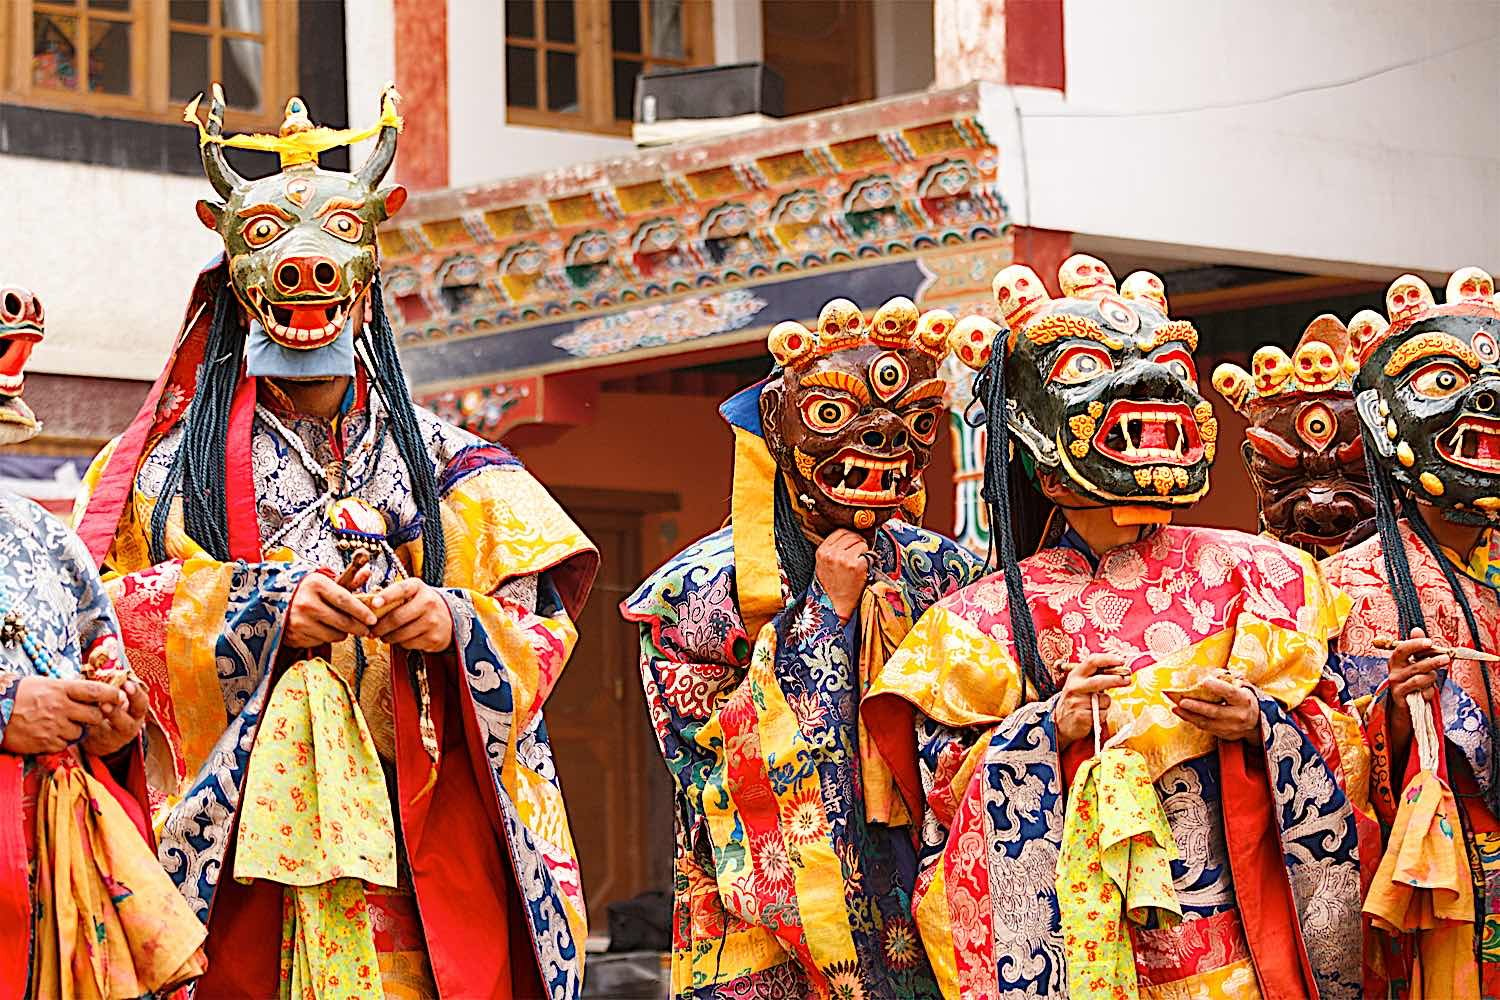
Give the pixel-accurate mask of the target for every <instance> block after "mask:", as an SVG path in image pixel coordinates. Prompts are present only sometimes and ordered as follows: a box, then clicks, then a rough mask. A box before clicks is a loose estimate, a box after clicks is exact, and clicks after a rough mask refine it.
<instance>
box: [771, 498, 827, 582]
mask: <svg viewBox="0 0 1500 1000" xmlns="http://www.w3.org/2000/svg"><path fill="white" fill-rule="evenodd" d="M772 513H773V530H772V533H773V534H774V535H775V538H776V559H777V561H779V562H780V563H781V568H782V570H783V571H784V572H785V573H786V578H787V580H789V581H790V582H791V585H792V593H794V594H796V595H798V596H800V595H802V594H805V593H807V588H808V587H810V586H812V581H813V574H814V573H815V572H816V571H817V565H818V554H817V550H816V549H814V548H813V544H812V541H811V540H810V539H809V538H808V537H807V535H806V533H804V532H803V530H802V520H801V518H799V517H798V516H797V508H796V507H795V506H794V505H793V503H792V493H791V490H790V489H788V488H787V485H786V477H785V476H783V475H782V474H781V473H780V471H778V472H777V473H776V494H775V506H774V509H773V511H772Z"/></svg>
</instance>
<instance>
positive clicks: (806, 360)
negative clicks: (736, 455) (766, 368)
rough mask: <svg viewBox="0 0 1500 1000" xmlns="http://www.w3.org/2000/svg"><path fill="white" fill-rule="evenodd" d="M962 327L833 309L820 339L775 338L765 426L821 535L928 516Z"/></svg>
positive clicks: (906, 306) (843, 306)
mask: <svg viewBox="0 0 1500 1000" xmlns="http://www.w3.org/2000/svg"><path fill="white" fill-rule="evenodd" d="M952 328H953V316H952V314H950V313H947V312H943V311H942V310H932V311H929V312H926V313H920V314H919V313H918V310H917V307H916V305H915V304H914V303H912V301H911V300H910V299H906V298H895V299H892V300H890V301H889V302H887V303H885V305H883V306H881V307H880V308H879V309H877V310H876V311H875V313H874V315H873V316H871V317H868V318H867V317H865V315H864V314H863V313H862V312H861V311H860V310H859V307H858V306H856V305H855V304H854V303H852V302H850V301H848V300H847V299H834V300H833V301H832V302H829V303H828V304H827V305H826V306H824V307H823V310H822V312H821V313H820V314H819V316H818V322H817V324H816V326H815V328H814V329H811V330H810V329H808V328H807V327H805V326H803V325H802V324H800V323H796V322H784V323H780V324H778V325H777V326H776V327H775V328H774V329H773V330H772V331H771V334H770V337H769V338H768V346H769V347H770V350H771V354H772V356H773V357H774V358H775V359H776V363H777V365H778V366H779V368H780V374H779V375H778V376H776V377H773V378H772V379H771V380H770V381H769V382H768V383H767V384H766V386H765V387H764V388H763V389H762V390H761V395H760V413H761V426H762V429H763V431H764V434H765V439H766V444H767V447H768V448H769V450H770V452H771V455H772V457H773V458H774V459H775V460H776V464H777V467H778V468H779V469H780V471H781V473H782V475H783V476H785V478H786V482H787V485H788V486H789V488H790V490H791V495H792V497H793V498H794V503H796V504H797V505H798V506H799V507H800V508H801V509H802V510H803V511H804V516H805V517H806V518H807V520H808V523H809V527H810V528H811V529H812V530H813V531H814V532H817V533H826V532H828V531H831V530H833V529H835V528H848V529H852V530H856V531H869V530H870V529H872V528H874V527H876V526H877V525H879V524H881V523H884V522H885V521H886V520H888V519H890V518H892V517H895V516H896V515H898V514H900V513H902V512H903V511H904V512H906V513H907V514H908V516H909V517H913V518H915V517H919V516H920V514H921V510H922V505H923V501H924V499H925V495H924V486H923V480H922V474H923V472H924V471H925V469H926V468H927V463H928V462H929V461H930V460H931V458H932V446H933V443H934V442H935V441H936V439H937V434H938V429H939V427H940V425H941V422H942V418H943V394H944V388H945V387H944V383H943V382H942V380H941V379H939V378H938V377H937V370H938V365H939V364H940V363H941V362H942V360H943V358H944V357H945V356H946V355H947V353H948V334H949V332H950V331H951V330H952Z"/></svg>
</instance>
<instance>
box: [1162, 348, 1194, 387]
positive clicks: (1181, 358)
mask: <svg viewBox="0 0 1500 1000" xmlns="http://www.w3.org/2000/svg"><path fill="white" fill-rule="evenodd" d="M1156 363H1157V364H1159V365H1164V366H1166V368H1167V370H1168V371H1170V372H1171V373H1172V374H1173V375H1175V376H1177V377H1178V378H1180V379H1182V381H1184V382H1186V383H1188V384H1189V385H1197V384H1198V368H1197V366H1196V365H1194V364H1193V356H1192V355H1191V354H1189V353H1188V352H1187V351H1184V350H1183V349H1182V348H1180V347H1174V348H1173V349H1172V350H1170V351H1164V352H1163V353H1161V354H1159V355H1157V357H1156Z"/></svg>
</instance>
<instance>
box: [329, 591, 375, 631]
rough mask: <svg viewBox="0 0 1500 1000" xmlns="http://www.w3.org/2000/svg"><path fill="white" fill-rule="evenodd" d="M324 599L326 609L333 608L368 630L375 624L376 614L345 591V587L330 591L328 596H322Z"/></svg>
mask: <svg viewBox="0 0 1500 1000" xmlns="http://www.w3.org/2000/svg"><path fill="white" fill-rule="evenodd" d="M322 597H323V604H324V605H325V606H326V607H329V608H332V609H334V610H335V611H338V612H340V613H342V614H344V615H347V616H349V617H350V618H352V619H354V620H355V621H356V622H359V623H361V624H362V625H363V626H365V627H366V628H368V627H369V626H371V625H374V624H375V618H376V615H375V612H373V611H371V610H370V609H369V608H367V607H365V606H364V604H362V603H361V602H360V601H359V599H358V598H356V597H355V596H354V595H353V594H351V593H349V591H347V590H345V589H344V588H343V587H337V588H335V589H333V590H331V591H329V592H328V593H327V594H324V595H322ZM350 631H351V632H354V634H356V635H363V634H364V633H363V632H359V631H356V630H352V629H351V630H350Z"/></svg>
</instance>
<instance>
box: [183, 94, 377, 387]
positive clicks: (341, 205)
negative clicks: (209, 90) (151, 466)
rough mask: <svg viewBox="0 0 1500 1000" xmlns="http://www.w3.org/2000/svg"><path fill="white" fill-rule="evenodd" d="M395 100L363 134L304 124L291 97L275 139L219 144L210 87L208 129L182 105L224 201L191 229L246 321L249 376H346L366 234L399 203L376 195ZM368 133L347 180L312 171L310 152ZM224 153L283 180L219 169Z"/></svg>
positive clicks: (372, 256)
mask: <svg viewBox="0 0 1500 1000" xmlns="http://www.w3.org/2000/svg"><path fill="white" fill-rule="evenodd" d="M397 96H398V95H397V94H396V92H395V90H394V88H390V87H387V88H386V90H385V92H384V93H383V94H382V95H381V100H380V112H381V113H380V120H379V122H377V123H376V124H375V125H374V126H373V127H372V128H370V129H367V130H364V131H362V132H354V131H349V130H342V129H330V128H324V127H321V126H317V125H314V124H313V123H312V122H311V121H310V120H309V118H308V112H307V107H306V105H304V104H303V102H302V100H301V98H296V97H294V98H292V99H291V100H290V101H288V102H287V106H286V119H285V121H284V122H283V123H282V125H281V129H280V132H279V133H278V134H277V135H237V136H232V137H226V136H224V135H223V128H224V95H223V93H222V92H221V91H220V89H219V87H218V86H217V85H215V86H214V88H213V95H212V98H211V101H210V104H209V109H208V120H207V122H206V123H200V122H199V120H198V103H199V102H198V101H196V100H195V101H194V102H193V103H192V104H191V105H189V106H188V109H187V112H186V115H185V117H186V118H187V120H188V121H190V122H192V123H193V124H195V125H197V126H198V129H199V140H200V144H201V147H202V152H203V168H204V171H205V172H206V173H207V174H208V179H209V182H210V183H212V184H213V187H214V190H215V191H217V192H218V194H219V197H220V198H222V199H223V201H222V202H215V201H200V202H198V218H199V219H201V220H202V222H203V224H204V225H205V226H207V227H208V228H209V229H212V230H214V231H215V232H216V233H218V234H219V236H220V238H222V239H223V241H224V249H225V252H226V253H227V254H228V259H229V280H230V282H231V284H232V285H233V287H234V293H235V296H236V298H238V300H239V302H240V305H241V306H242V307H243V309H244V312H245V315H246V317H247V319H248V327H249V329H248V339H247V341H246V345H245V347H246V353H245V361H246V373H247V374H249V375H267V376H272V377H279V378H318V377H328V376H334V375H352V374H353V373H354V334H355V331H356V330H357V329H359V327H360V325H361V323H362V320H363V313H364V309H365V297H366V293H367V292H368V291H369V289H370V285H371V283H372V282H373V281H374V280H375V277H376V274H377V273H378V270H379V263H378V260H377V248H376V243H375V231H376V227H377V226H378V225H379V224H380V223H382V222H384V221H385V220H386V219H388V218H390V217H391V216H392V215H394V214H395V213H396V212H397V211H398V210H399V209H400V208H401V206H402V205H403V204H405V202H406V189H405V188H403V187H401V186H400V185H393V186H390V187H385V188H382V187H380V182H381V180H382V179H383V178H384V177H385V175H386V172H387V171H389V170H390V167H391V162H392V161H393V160H394V159H395V156H396V135H397V132H398V131H399V130H400V127H401V119H400V118H399V117H398V116H397V114H396V100H397ZM377 133H378V139H377V140H376V143H375V148H374V150H373V151H372V152H371V153H370V155H369V158H368V159H366V160H365V162H364V164H363V165H362V166H360V167H359V168H358V169H357V170H354V171H352V172H349V173H345V172H343V171H337V170H324V169H323V168H321V167H320V166H318V154H319V153H320V152H323V151H325V150H329V149H333V148H335V147H337V146H343V145H348V144H350V143H353V142H358V141H360V140H361V139H366V138H369V137H371V136H374V135H376V134H377ZM225 146H232V147H235V148H239V149H255V150H261V151H264V152H274V153H277V154H278V155H279V156H280V159H281V170H280V172H278V173H274V174H272V175H270V176H268V177H262V178H259V179H258V180H248V179H246V178H244V177H241V176H240V175H239V174H238V173H236V172H235V170H234V168H233V167H231V166H230V165H229V162H228V160H227V158H226V157H225V154H224V147H225Z"/></svg>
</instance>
